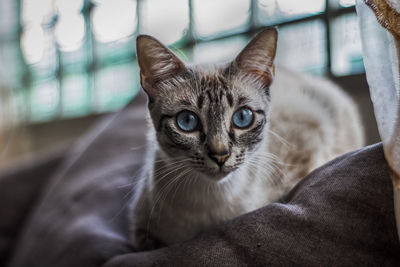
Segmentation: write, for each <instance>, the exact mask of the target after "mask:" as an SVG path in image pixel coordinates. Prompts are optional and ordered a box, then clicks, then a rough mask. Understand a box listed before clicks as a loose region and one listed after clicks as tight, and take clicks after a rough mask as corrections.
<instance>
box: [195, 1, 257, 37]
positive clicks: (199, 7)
mask: <svg viewBox="0 0 400 267" xmlns="http://www.w3.org/2000/svg"><path fill="white" fill-rule="evenodd" d="M193 5H194V10H193V11H194V22H195V27H196V32H197V33H198V34H199V35H201V36H204V37H206V36H209V35H213V34H217V33H220V32H224V31H230V30H234V29H235V28H238V27H241V26H243V25H244V24H245V23H246V21H247V19H248V17H249V11H250V1H249V0H194V1H193Z"/></svg>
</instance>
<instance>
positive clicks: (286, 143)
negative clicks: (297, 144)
mask: <svg viewBox="0 0 400 267" xmlns="http://www.w3.org/2000/svg"><path fill="white" fill-rule="evenodd" d="M268 132H269V133H271V134H272V135H273V136H274V137H276V139H278V141H279V142H281V143H282V144H284V145H286V146H288V147H294V145H293V144H292V143H290V142H289V141H287V140H286V139H285V138H283V137H282V136H280V135H279V134H277V133H276V132H274V131H272V130H271V129H268Z"/></svg>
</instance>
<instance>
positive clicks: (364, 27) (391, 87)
mask: <svg viewBox="0 0 400 267" xmlns="http://www.w3.org/2000/svg"><path fill="white" fill-rule="evenodd" d="M356 8H357V14H358V17H359V22H360V31H361V39H362V45H363V57H364V65H365V71H366V75H367V80H368V85H369V89H370V94H371V99H372V102H373V105H374V110H375V116H376V120H377V124H378V128H379V133H380V136H381V138H382V142H383V147H384V151H385V157H386V160H387V162H388V164H389V166H390V167H391V170H392V171H391V178H392V181H393V189H394V201H395V203H394V206H395V213H396V221H397V231H398V233H399V236H400V65H399V63H400V60H399V59H400V1H399V0H357V5H356Z"/></svg>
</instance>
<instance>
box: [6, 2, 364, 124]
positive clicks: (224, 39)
mask: <svg viewBox="0 0 400 267" xmlns="http://www.w3.org/2000/svg"><path fill="white" fill-rule="evenodd" d="M300 2H301V3H300ZM172 7H173V8H172ZM0 25H1V26H0V59H4V61H5V62H9V63H7V78H8V82H9V84H11V85H12V88H13V91H12V94H13V98H14V101H13V102H15V103H16V104H17V105H19V106H20V108H18V109H19V110H22V112H23V115H24V116H23V118H25V119H26V120H27V121H28V122H30V123H35V122H40V121H48V120H57V119H63V118H74V117H79V116H86V115H89V114H92V113H102V112H109V111H113V110H116V109H118V108H120V107H122V106H123V105H124V104H126V103H127V102H128V101H129V100H130V99H132V98H133V97H134V96H135V95H136V94H137V92H138V91H139V80H138V79H139V70H138V66H137V62H136V56H135V38H136V36H137V35H138V34H139V33H145V34H150V35H153V36H155V37H156V38H158V39H159V40H161V41H162V42H164V43H166V44H168V45H170V46H171V48H172V49H173V50H174V51H176V52H177V53H178V54H179V55H180V56H181V57H182V58H183V60H184V61H186V62H195V63H206V62H217V61H218V62H219V61H228V60H231V59H232V58H233V57H234V56H235V55H236V53H237V52H239V51H240V49H242V47H243V46H244V45H245V44H246V42H247V41H248V40H249V38H250V37H251V36H252V35H253V34H254V33H256V32H257V31H259V30H260V29H262V28H263V27H266V26H270V25H278V26H279V29H280V35H279V44H278V52H277V64H281V65H285V66H290V67H291V68H293V69H296V70H300V71H304V72H309V73H313V74H317V75H328V76H342V75H352V74H356V73H361V72H363V71H364V70H363V62H362V55H361V44H360V38H359V32H358V23H357V18H356V14H355V8H354V0H303V1H298V0H168V1H165V0H41V1H37V0H17V1H15V0H2V1H0ZM0 71H2V72H3V73H4V72H5V69H4V66H3V70H1V69H0Z"/></svg>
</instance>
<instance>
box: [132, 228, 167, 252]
mask: <svg viewBox="0 0 400 267" xmlns="http://www.w3.org/2000/svg"><path fill="white" fill-rule="evenodd" d="M132 241H133V245H134V247H135V248H136V249H137V250H138V251H144V250H153V249H158V248H161V247H164V246H165V244H164V243H163V242H161V241H159V240H158V239H157V238H154V237H153V236H152V235H151V234H150V233H149V232H147V231H146V230H144V229H137V230H135V232H134V234H133V237H132Z"/></svg>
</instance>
